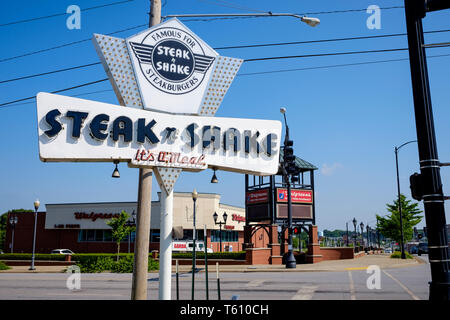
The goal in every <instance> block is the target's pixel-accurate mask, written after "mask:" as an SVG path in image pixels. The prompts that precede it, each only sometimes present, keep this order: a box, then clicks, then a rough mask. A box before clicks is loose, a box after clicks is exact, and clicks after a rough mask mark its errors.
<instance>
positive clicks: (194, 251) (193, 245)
mask: <svg viewBox="0 0 450 320" xmlns="http://www.w3.org/2000/svg"><path fill="white" fill-rule="evenodd" d="M197 198H198V193H197V190H195V189H194V191H193V192H192V200H193V201H194V224H193V229H192V291H191V294H192V300H194V276H195V270H196V265H195V262H196V261H195V259H196V245H195V240H196V238H197V231H196V228H195V213H196V212H195V205H196V202H197Z"/></svg>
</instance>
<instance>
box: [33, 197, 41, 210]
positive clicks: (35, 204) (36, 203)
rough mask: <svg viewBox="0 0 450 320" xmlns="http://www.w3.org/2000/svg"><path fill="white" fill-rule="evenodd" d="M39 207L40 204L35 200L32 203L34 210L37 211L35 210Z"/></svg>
mask: <svg viewBox="0 0 450 320" xmlns="http://www.w3.org/2000/svg"><path fill="white" fill-rule="evenodd" d="M40 205H41V203H40V202H39V200H38V199H36V200H35V201H34V209H35V210H36V211H37V209H39V206H40Z"/></svg>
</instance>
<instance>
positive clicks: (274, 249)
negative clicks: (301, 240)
mask: <svg viewBox="0 0 450 320" xmlns="http://www.w3.org/2000/svg"><path fill="white" fill-rule="evenodd" d="M269 248H270V249H271V252H270V260H269V263H270V264H282V260H283V259H282V256H281V245H280V244H279V243H278V225H276V224H272V225H270V226H269Z"/></svg>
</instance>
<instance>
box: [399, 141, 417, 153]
mask: <svg viewBox="0 0 450 320" xmlns="http://www.w3.org/2000/svg"><path fill="white" fill-rule="evenodd" d="M413 142H417V140H411V141H408V142H405V143H404V144H402V145H400V147H395V149H396V150H397V151H398V150H399V149H400V148H401V147H403V146H406V145H407V144H409V143H413Z"/></svg>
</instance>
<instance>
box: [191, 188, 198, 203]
mask: <svg viewBox="0 0 450 320" xmlns="http://www.w3.org/2000/svg"><path fill="white" fill-rule="evenodd" d="M197 198H198V193H197V190H195V189H194V191H192V200H194V201H196V200H197Z"/></svg>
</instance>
